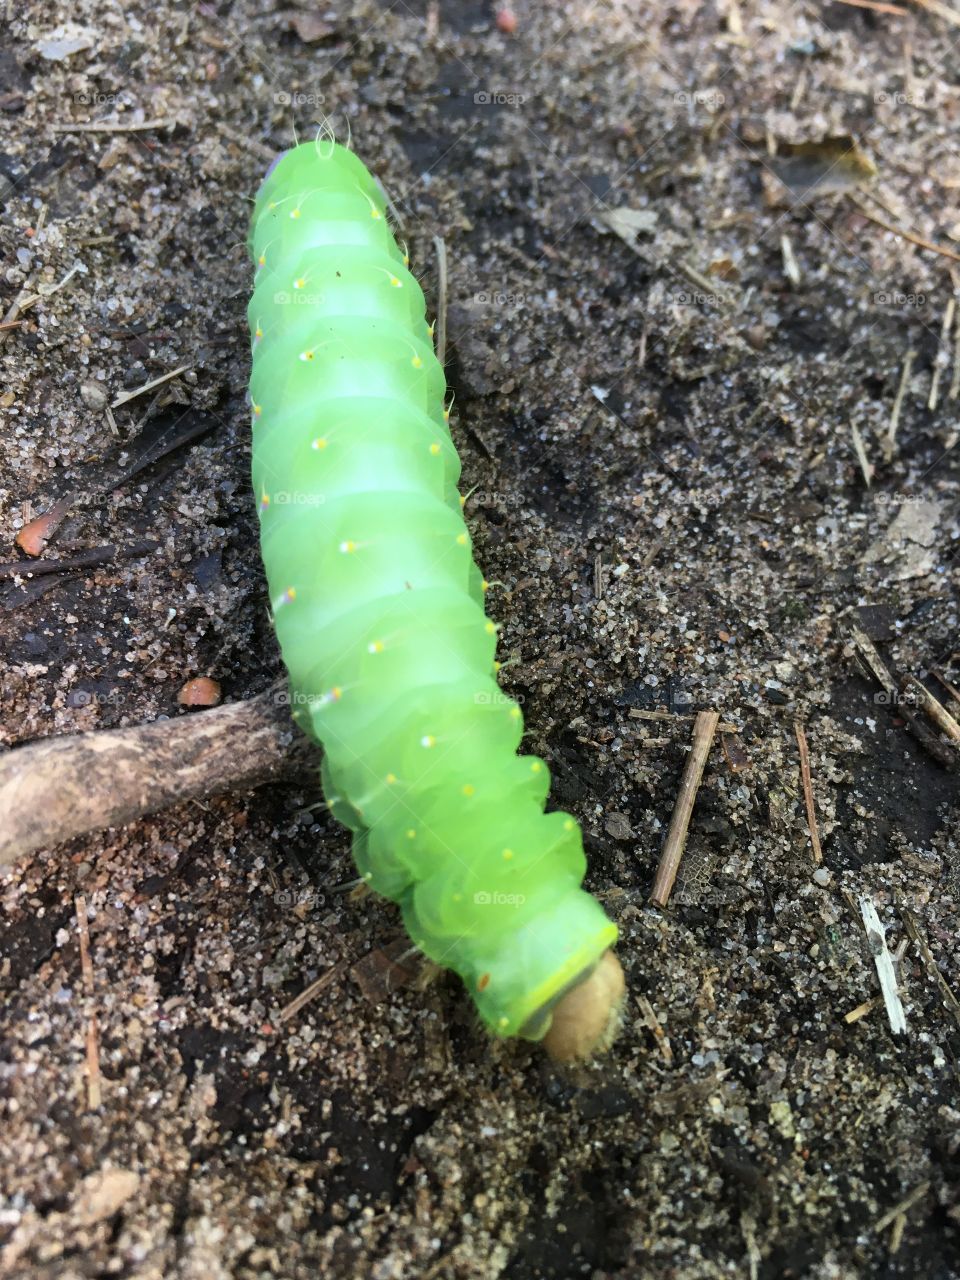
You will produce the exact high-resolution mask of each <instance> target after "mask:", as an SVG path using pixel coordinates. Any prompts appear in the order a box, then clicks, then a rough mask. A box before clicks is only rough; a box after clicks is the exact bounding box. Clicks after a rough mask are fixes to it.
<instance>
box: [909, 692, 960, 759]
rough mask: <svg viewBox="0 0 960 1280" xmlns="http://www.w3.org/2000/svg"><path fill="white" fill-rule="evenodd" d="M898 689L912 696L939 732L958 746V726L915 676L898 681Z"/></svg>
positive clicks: (959, 725) (959, 733)
mask: <svg viewBox="0 0 960 1280" xmlns="http://www.w3.org/2000/svg"><path fill="white" fill-rule="evenodd" d="M900 689H901V691H902V692H903V693H910V694H912V695H913V696H914V697H915V698H916V701H917V704H918V706H919V707H920V708H921V709H922V710H923V711H925V712H926V714H927V715H928V716H929V718H930V719H931V720H932V721H933V723H934V724H935V725H936V726H937V728H938V729H939V730H940V732H941V733H945V734H946V735H947V737H948V738H949V739H950V741H951V742H955V743H957V744H958V745H960V724H958V723H957V722H956V720H954V718H953V716H952V715H951V714H950V712H949V711H948V710H947V709H946V707H945V706H944V705H943V703H942V702H939V701H938V700H937V699H936V698H935V697H934V696H933V694H932V693H931V692H930V690H929V689H928V688H927V687H926V686H925V685H923V684H921V683H920V681H919V680H918V679H917V677H916V676H904V677H903V679H902V680H901V681H900Z"/></svg>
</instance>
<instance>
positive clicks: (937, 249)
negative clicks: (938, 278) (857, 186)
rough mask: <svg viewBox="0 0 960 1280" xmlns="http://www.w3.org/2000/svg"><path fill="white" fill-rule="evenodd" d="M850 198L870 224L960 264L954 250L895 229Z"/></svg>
mask: <svg viewBox="0 0 960 1280" xmlns="http://www.w3.org/2000/svg"><path fill="white" fill-rule="evenodd" d="M850 198H851V200H853V202H854V204H855V205H856V206H857V208H858V209H859V210H860V212H861V214H862V215H863V216H864V217H865V218H866V219H867V221H868V222H872V223H874V224H875V225H876V226H878V227H882V228H883V230H884V231H889V232H890V234H891V235H893V236H899V237H900V239H901V240H909V241H910V243H911V244H915V245H916V246H917V247H918V248H920V249H927V250H928V251H929V252H930V253H937V254H939V255H940V257H941V258H949V259H950V261H951V262H960V253H954V251H953V250H952V249H945V248H944V246H943V245H942V244H934V243H933V241H932V240H925V239H924V238H923V236H918V235H917V234H916V232H915V231H905V230H904V229H903V227H895V226H894V225H893V223H892V222H887V221H885V220H884V219H883V218H878V217H877V215H876V214H875V213H871V212H870V210H869V209H867V208H866V207H865V206H864V204H863V202H862V201H861V200H858V199H857V198H856V196H853V195H851V197H850Z"/></svg>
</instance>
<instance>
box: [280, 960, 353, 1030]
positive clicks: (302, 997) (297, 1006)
mask: <svg viewBox="0 0 960 1280" xmlns="http://www.w3.org/2000/svg"><path fill="white" fill-rule="evenodd" d="M343 968H344V964H343V963H342V962H341V963H340V964H332V965H331V966H330V968H329V969H327V971H326V972H325V973H321V975H320V977H319V978H317V980H316V981H315V982H311V983H310V985H309V987H305V988H304V990H303V991H301V992H300V994H299V995H298V996H294V998H293V999H292V1000H291V1001H290V1003H289V1004H288V1005H284V1007H283V1008H282V1009H281V1010H280V1016H279V1020H280V1021H281V1022H286V1021H287V1020H288V1019H289V1018H292V1017H293V1016H294V1014H297V1013H299V1012H300V1010H301V1009H302V1008H303V1007H304V1005H307V1004H309V1003H310V1001H311V1000H312V999H313V998H314V996H316V995H319V994H320V992H321V991H323V990H325V989H326V988H327V987H329V986H330V984H331V982H333V980H334V979H335V978H336V977H337V975H338V974H339V973H340V972H341V971H342V970H343Z"/></svg>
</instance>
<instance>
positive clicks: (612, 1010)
mask: <svg viewBox="0 0 960 1280" xmlns="http://www.w3.org/2000/svg"><path fill="white" fill-rule="evenodd" d="M625 994H626V982H625V981H624V977H623V969H622V968H621V967H620V961H619V960H618V959H617V957H616V956H615V955H614V953H613V951H612V950H611V949H610V948H608V949H607V950H606V951H605V952H604V953H603V955H602V956H601V957H600V959H599V960H598V961H597V963H596V964H595V965H594V966H593V967H592V968H591V969H590V970H588V972H587V973H585V974H584V975H583V976H582V977H581V978H580V979H579V981H578V982H576V983H574V984H573V985H572V986H569V987H568V988H567V989H566V991H565V992H564V993H563V995H561V996H560V997H559V999H558V1000H557V1001H556V1003H555V1004H554V1005H553V1007H552V1009H551V1010H550V1026H549V1028H548V1029H547V1032H546V1034H545V1035H544V1036H543V1039H542V1040H541V1044H542V1045H543V1047H544V1048H545V1049H546V1051H547V1053H548V1054H549V1055H550V1057H551V1058H552V1059H553V1060H554V1062H582V1061H584V1060H586V1059H588V1058H592V1057H594V1056H595V1055H596V1054H599V1053H604V1052H605V1051H606V1050H607V1049H609V1048H610V1046H611V1045H612V1044H613V1042H614V1040H615V1039H616V1037H617V1032H618V1031H619V1030H620V1015H621V1011H622V1009H623V1000H624V995H625Z"/></svg>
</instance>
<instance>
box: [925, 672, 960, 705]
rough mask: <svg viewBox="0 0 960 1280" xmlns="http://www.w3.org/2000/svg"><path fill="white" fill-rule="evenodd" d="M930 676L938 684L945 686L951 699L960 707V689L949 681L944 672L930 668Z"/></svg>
mask: <svg viewBox="0 0 960 1280" xmlns="http://www.w3.org/2000/svg"><path fill="white" fill-rule="evenodd" d="M930 674H931V675H932V676H933V678H934V680H936V682H937V683H938V684H940V685H943V687H944V689H946V691H947V693H949V695H950V697H951V698H952V699H953V700H954V702H955V703H956V704H957V706H958V707H960V689H958V688H957V686H956V685H955V684H953V683H952V682H951V681H949V680H948V679H947V677H946V676H945V675H944V674H943V672H942V671H938V670H937V668H936V667H931V668H930Z"/></svg>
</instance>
